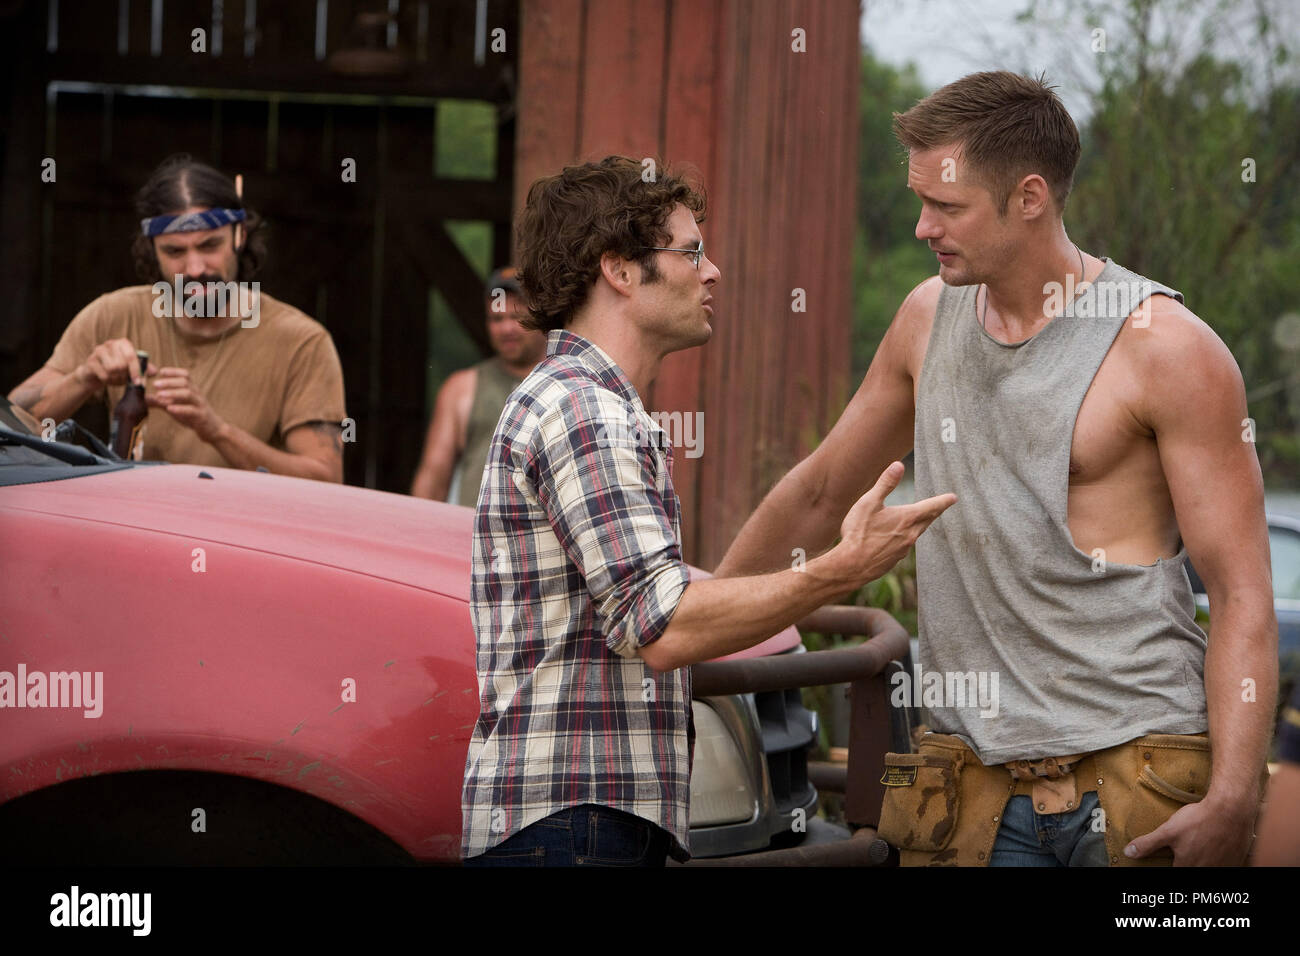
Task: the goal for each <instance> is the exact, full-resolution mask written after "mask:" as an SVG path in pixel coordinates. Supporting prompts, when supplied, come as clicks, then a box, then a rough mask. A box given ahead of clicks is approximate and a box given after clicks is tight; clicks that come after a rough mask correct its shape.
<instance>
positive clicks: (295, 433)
mask: <svg viewBox="0 0 1300 956" xmlns="http://www.w3.org/2000/svg"><path fill="white" fill-rule="evenodd" d="M342 431H343V429H342V427H341V426H340V425H339V424H338V423H336V422H307V423H306V424H303V425H299V426H297V427H296V428H292V429H290V430H289V431H288V432H287V433H286V434H285V436H284V447H285V450H284V451H279V450H277V449H275V448H272V447H271V446H270V445H268V444H266V443H265V442H263V441H260V440H258V439H257V438H255V437H253V436H252V435H250V434H249V433H248V432H246V431H244V430H243V429H242V428H240V427H239V426H237V425H231V424H230V423H229V422H225V423H223V424H222V426H221V429H220V431H219V432H218V433H217V435H216V437H215V438H213V439H212V441H211V445H212V447H213V448H215V449H217V451H219V452H221V454H222V457H224V458H225V459H226V461H228V462H230V466H231V467H232V468H246V469H249V470H252V469H255V468H257V467H258V466H259V465H261V466H264V467H265V468H266V469H267V470H268V471H270V472H272V473H274V474H277V475H292V476H294V477H297V478H314V479H316V480H318V481H333V482H339V483H341V482H342V481H343V438H342Z"/></svg>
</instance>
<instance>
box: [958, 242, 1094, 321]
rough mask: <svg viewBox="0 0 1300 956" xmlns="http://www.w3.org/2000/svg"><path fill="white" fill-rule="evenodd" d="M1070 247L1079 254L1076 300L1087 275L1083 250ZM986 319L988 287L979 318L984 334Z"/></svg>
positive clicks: (1075, 245) (987, 313)
mask: <svg viewBox="0 0 1300 956" xmlns="http://www.w3.org/2000/svg"><path fill="white" fill-rule="evenodd" d="M1071 245H1073V246H1074V251H1075V252H1077V253H1078V254H1079V287H1078V288H1077V289H1075V290H1074V296H1075V298H1076V299H1077V298H1078V297H1079V292H1080V291H1081V290H1082V289H1083V287H1084V286H1085V285H1087V283H1086V282H1085V281H1084V276H1085V275H1086V273H1087V269H1086V268H1084V265H1083V250H1082V249H1080V248H1079V244H1078V243H1077V242H1075V243H1071ZM975 294H976V295H979V292H978V291H977V292H976V293H975ZM988 318H989V292H988V286H984V314H983V315H981V316H980V328H981V329H983V330H984V331H985V332H987V331H988V330H989V329H988V325H987V324H986V323H987V322H988Z"/></svg>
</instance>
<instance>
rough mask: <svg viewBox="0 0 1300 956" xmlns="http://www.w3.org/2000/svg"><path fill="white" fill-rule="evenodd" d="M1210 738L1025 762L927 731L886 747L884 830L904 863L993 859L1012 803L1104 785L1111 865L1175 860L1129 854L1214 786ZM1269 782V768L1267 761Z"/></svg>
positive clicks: (1144, 742) (1146, 742)
mask: <svg viewBox="0 0 1300 956" xmlns="http://www.w3.org/2000/svg"><path fill="white" fill-rule="evenodd" d="M1210 769H1211V755H1210V740H1209V738H1208V737H1206V736H1203V735H1199V734H1148V735H1146V736H1144V737H1138V738H1137V739H1135V740H1130V741H1128V742H1127V743H1123V744H1119V745H1117V746H1114V747H1110V748H1108V749H1106V750H1098V751H1095V752H1093V753H1088V754H1070V755H1066V756H1061V757H1047V758H1043V759H1040V760H1015V761H1011V762H1009V763H1007V764H1000V765H996V766H991V767H986V766H985V765H984V764H982V763H980V761H979V759H978V758H977V757H976V756H975V752H974V751H973V750H971V748H970V747H968V746H967V745H966V744H965V743H963V742H962V741H961V740H959V739H958V738H957V737H954V736H951V735H949V734H936V733H928V734H925V735H924V736H923V737H922V738H921V739H920V743H919V744H918V746H917V752H916V753H910V754H898V753H889V754H886V755H885V773H884V777H883V778H882V779H881V783H883V784H884V785H885V799H884V804H883V805H882V807H881V811H880V827H879V829H878V835H879V836H880V838H881V839H883V840H885V841H886V842H888V843H890V844H892V845H893V846H896V847H897V848H898V850H899V856H900V862H901V863H902V865H903V866H987V865H988V862H989V857H990V856H991V855H992V853H993V844H994V841H995V840H996V839H997V833H998V827H999V825H1000V823H1001V819H1002V813H1003V811H1004V810H1005V808H1006V805H1007V801H1008V800H1010V799H1011V797H1013V796H1016V795H1018V794H1024V795H1027V796H1029V797H1031V798H1032V799H1033V801H1034V807H1035V809H1036V810H1037V811H1038V812H1039V813H1067V812H1069V811H1071V810H1072V809H1074V808H1076V807H1078V805H1079V801H1080V798H1081V797H1082V795H1083V794H1085V793H1088V792H1090V791H1093V790H1095V791H1096V792H1097V800H1098V808H1097V810H1095V811H1094V819H1093V825H1094V826H1096V827H1098V828H1101V829H1103V830H1104V832H1105V835H1106V850H1107V855H1108V857H1109V858H1110V865H1111V866H1168V865H1170V864H1171V863H1172V862H1173V852H1172V851H1171V850H1169V849H1168V848H1167V847H1165V848H1162V849H1160V850H1158V851H1156V852H1155V853H1153V854H1151V855H1149V856H1147V857H1144V858H1143V859H1140V860H1130V859H1129V858H1128V857H1126V856H1124V847H1125V846H1127V845H1128V843H1129V842H1130V841H1131V840H1133V839H1134V838H1135V837H1138V836H1142V835H1144V834H1147V833H1150V832H1151V831H1152V830H1154V829H1156V828H1157V827H1158V826H1160V825H1161V824H1162V823H1164V822H1165V821H1166V820H1168V819H1169V817H1171V816H1172V815H1173V814H1174V813H1175V812H1176V811H1177V810H1178V809H1179V808H1180V807H1183V806H1185V805H1187V804H1189V803H1195V802H1197V801H1199V800H1201V799H1202V798H1203V797H1204V796H1205V794H1206V791H1207V790H1208V789H1209V784H1210ZM1261 776H1262V779H1263V780H1264V781H1265V782H1267V780H1268V768H1267V767H1263V768H1261Z"/></svg>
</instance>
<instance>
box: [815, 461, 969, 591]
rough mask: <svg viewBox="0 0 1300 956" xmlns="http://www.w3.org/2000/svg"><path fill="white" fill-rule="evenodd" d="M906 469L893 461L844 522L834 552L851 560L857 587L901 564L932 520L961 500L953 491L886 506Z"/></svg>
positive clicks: (849, 561) (852, 574)
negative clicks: (909, 502) (901, 560)
mask: <svg viewBox="0 0 1300 956" xmlns="http://www.w3.org/2000/svg"><path fill="white" fill-rule="evenodd" d="M903 471H904V469H903V464H902V462H897V461H896V462H893V463H892V464H891V465H890V466H889V467H888V468H886V469H885V470H884V471H883V472H882V473H881V475H880V478H878V479H877V480H876V483H875V484H874V485H872V487H871V490H870V491H868V492H867V493H866V494H864V495H863V496H862V497H861V498H859V499H858V500H857V503H856V504H854V505H853V507H852V508H850V509H849V513H848V514H847V515H845V516H844V521H843V523H842V524H841V525H840V543H839V544H838V545H837V546H836V547H835V549H834V552H835V553H836V555H837V557H842V558H843V560H844V561H846V562H847V567H848V568H849V569H850V570H849V572H848V573H849V574H850V576H851V577H852V578H853V579H854V580H855V581H856V582H857V583H856V584H855V585H854V587H860V586H861V585H863V584H866V583H867V582H868V581H874V580H875V579H876V578H878V577H880V576H881V575H882V574H884V573H885V572H886V571H888V570H889V569H890V568H892V567H893V566H894V565H895V564H897V563H898V561H899V559H901V558H902V557H903V555H905V554H907V551H908V549H909V548H911V547H912V545H914V544H915V543H916V539H917V538H919V537H921V534H922V533H923V532H924V531H925V529H926V528H928V527H930V524H931V522H933V521H934V519H935V518H937V517H939V515H941V514H943V512H944V511H946V510H947V509H948V508H950V507H952V505H954V504H956V503H957V496H956V495H954V494H951V493H949V494H943V495H935V496H934V497H933V498H926V499H925V500H924V501H917V502H915V503H913V504H910V505H893V506H890V507H886V506H885V498H886V497H888V495H889V493H890V492H892V491H893V490H894V489H895V488H897V487H898V482H899V480H900V479H901V478H902V477H903ZM841 552H842V554H841Z"/></svg>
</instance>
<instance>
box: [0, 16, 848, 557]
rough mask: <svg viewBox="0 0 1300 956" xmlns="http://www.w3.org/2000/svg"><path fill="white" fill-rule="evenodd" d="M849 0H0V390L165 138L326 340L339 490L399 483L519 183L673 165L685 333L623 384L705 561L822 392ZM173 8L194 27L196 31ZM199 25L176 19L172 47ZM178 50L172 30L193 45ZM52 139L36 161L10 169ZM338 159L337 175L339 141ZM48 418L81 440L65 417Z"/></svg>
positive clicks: (832, 405)
mask: <svg viewBox="0 0 1300 956" xmlns="http://www.w3.org/2000/svg"><path fill="white" fill-rule="evenodd" d="M859 14H860V10H859V4H858V2H857V0H368V2H367V0H275V2H270V0H262V2H260V3H259V2H258V0H5V2H0V51H2V52H3V62H2V63H0V75H3V77H4V85H3V88H4V90H5V91H6V92H4V93H2V94H0V143H2V144H3V149H2V152H0V156H2V162H3V170H2V175H3V179H2V181H0V197H2V198H0V226H2V228H3V235H4V237H5V255H4V256H3V258H0V289H2V290H3V293H4V297H5V302H6V306H7V308H5V309H4V310H3V312H2V313H0V387H2V388H3V389H4V390H5V391H6V392H8V391H9V390H11V389H12V388H13V387H14V386H15V385H17V384H18V383H19V382H20V381H22V380H23V379H24V378H26V376H27V375H29V374H30V373H31V372H32V371H34V370H35V369H37V368H39V367H40V366H41V365H42V364H43V363H44V361H45V360H46V359H47V358H48V357H49V355H50V352H51V350H52V349H53V347H54V344H55V343H56V342H57V341H58V339H59V336H60V335H61V334H62V332H63V330H64V328H65V327H66V326H67V324H68V322H69V321H70V320H71V319H72V317H73V316H74V315H76V313H77V312H78V311H79V310H80V309H81V308H82V307H84V306H85V305H86V304H87V303H88V302H90V301H91V300H92V299H94V298H95V297H96V296H98V295H100V294H102V293H103V292H106V291H110V290H112V289H115V288H119V287H121V286H124V285H132V284H136V283H138V282H139V281H140V280H139V279H138V278H137V277H136V275H135V273H134V270H133V265H132V261H131V256H130V253H129V247H130V243H131V239H132V237H133V235H134V232H135V231H136V230H137V229H138V225H137V223H136V221H135V217H134V214H133V210H132V197H133V195H134V193H135V192H136V190H137V189H138V188H139V187H140V185H141V184H142V183H143V182H144V180H145V179H146V178H147V176H148V175H149V173H150V172H151V171H152V170H153V168H154V167H155V166H156V165H157V164H158V163H159V162H160V161H161V160H162V159H163V158H165V157H166V156H167V155H169V154H171V153H175V152H188V153H190V154H192V155H193V156H195V157H196V158H199V159H202V160H204V161H206V162H210V163H212V164H213V165H215V166H217V167H218V168H221V169H222V170H224V171H225V172H227V173H230V174H234V173H242V174H243V177H244V183H245V196H246V198H247V201H248V202H249V204H250V205H252V206H253V207H254V208H256V209H257V210H258V211H259V212H260V213H261V214H262V215H263V216H265V217H266V218H267V220H268V222H269V225H270V229H269V230H268V231H269V234H270V246H271V256H270V261H269V263H268V265H267V267H266V269H265V271H264V272H263V274H262V275H261V276H260V279H261V282H262V285H263V287H264V288H265V289H266V290H267V291H268V292H270V293H271V294H272V295H274V296H275V297H277V298H280V299H283V300H285V301H287V302H289V303H291V304H293V305H295V306H297V307H299V308H301V309H302V310H303V311H305V312H306V313H307V314H309V315H311V316H313V317H315V318H316V319H318V320H319V321H320V322H322V323H323V324H324V325H325V326H326V327H327V328H328V329H329V331H330V333H331V334H332V335H333V337H334V341H335V344H336V346H337V348H338V351H339V354H340V357H341V359H342V362H343V371H344V379H345V384H346V390H347V406H348V414H349V416H351V417H352V418H353V419H354V420H355V422H356V441H355V443H353V444H350V445H349V446H348V449H347V453H346V456H345V460H346V479H345V480H346V481H347V482H349V483H351V484H357V485H364V486H367V487H372V488H378V489H383V490H387V491H394V492H405V491H406V490H407V489H408V488H409V486H410V481H411V477H412V475H413V473H414V471H415V468H416V464H417V459H418V456H419V453H420V449H421V444H422V441H423V436H424V429H425V426H426V424H427V420H428V419H427V416H428V414H429V410H430V408H431V404H432V397H433V392H434V391H435V390H436V388H437V386H438V384H439V383H440V381H441V379H442V378H443V377H445V375H446V374H447V373H448V372H450V371H451V370H452V369H454V368H456V367H459V366H462V365H464V364H468V363H469V362H471V361H474V360H476V359H477V357H478V355H479V354H481V353H482V352H483V351H484V350H485V349H486V335H485V332H484V329H483V304H482V286H483V280H484V277H485V276H486V274H487V271H488V270H490V269H491V268H492V267H494V266H496V265H500V264H503V263H505V262H507V261H508V260H509V258H510V246H511V221H512V215H513V212H514V210H516V209H518V208H519V205H520V204H521V203H522V200H523V197H524V195H525V193H526V191H527V188H528V185H529V184H530V183H531V182H532V181H533V180H534V179H535V178H536V177H538V176H541V175H546V174H549V173H552V172H555V171H556V170H558V169H559V168H560V167H561V166H562V165H564V164H566V163H571V162H574V161H586V160H592V159H599V158H601V157H603V156H605V155H608V154H610V153H622V154H625V155H629V156H633V157H637V158H640V157H661V158H663V159H666V160H668V161H669V162H670V163H672V165H673V166H674V167H679V166H682V167H693V168H694V169H695V170H697V171H698V174H699V176H700V178H701V179H702V181H703V182H704V184H705V187H706V189H707V192H708V196H709V213H708V218H707V221H706V223H705V224H704V226H703V230H704V236H705V242H706V245H707V248H708V251H709V257H710V258H711V259H712V260H713V261H714V262H715V263H716V264H717V265H718V267H719V268H720V269H721V272H722V280H721V282H720V283H719V285H718V287H717V289H716V291H715V295H716V298H717V306H716V317H715V320H714V336H713V340H712V342H710V343H709V345H707V346H705V347H704V348H702V349H695V350H691V351H689V352H686V353H678V354H676V355H673V356H671V357H670V358H669V359H668V361H667V362H666V363H665V368H664V372H663V374H662V376H661V378H660V380H659V382H658V383H657V384H656V386H655V390H654V394H653V395H652V396H646V405H647V407H648V408H650V409H653V410H660V411H665V412H673V411H680V412H683V413H695V412H701V413H703V419H702V420H703V424H704V432H703V436H702V437H703V444H702V446H701V449H702V454H701V455H700V456H699V457H698V458H691V457H687V456H685V455H679V456H678V458H677V466H676V472H675V474H676V482H677V488H678V492H679V494H680V496H681V498H682V504H683V533H684V538H685V543H686V553H687V557H688V559H689V560H691V561H692V562H694V563H696V564H699V565H701V566H703V567H712V566H713V565H714V564H715V563H716V562H717V560H718V559H719V558H720V557H721V556H722V554H723V552H724V551H725V549H726V546H727V544H728V543H729V542H730V540H731V538H732V536H733V535H734V534H735V532H736V531H737V530H738V529H739V527H740V524H741V523H742V522H743V520H744V518H745V517H746V515H748V513H749V512H750V511H751V510H752V509H753V508H754V507H755V506H756V505H757V503H758V502H759V500H760V499H761V497H762V495H763V494H764V493H765V492H766V491H767V489H768V488H770V487H771V485H772V484H773V483H774V482H775V480H776V479H777V478H779V477H780V475H781V474H783V473H784V472H785V470H786V469H788V468H789V467H790V466H791V465H792V464H794V462H796V461H797V460H798V458H799V457H800V456H801V455H803V454H805V453H806V452H807V451H808V450H809V449H810V448H811V447H812V446H813V445H814V444H815V443H816V442H817V441H818V439H819V438H820V437H821V436H822V435H823V434H824V433H825V431H826V430H827V429H828V428H829V426H830V425H831V424H832V423H833V421H834V418H835V416H836V415H837V413H838V411H839V410H840V409H841V408H842V406H843V403H844V402H845V400H846V399H847V397H848V394H849V391H850V388H851V383H850V382H849V381H848V378H849V356H850V350H849V335H850V328H851V316H850V312H849V310H850V308H851V298H850V283H851V269H852V244H853V228H854V227H853V214H854V208H855V196H854V183H855V178H856V136H857V100H856V98H857V94H858V83H857V77H858V63H859V41H858V19H859ZM196 31H201V33H196ZM200 38H201V42H199V40H200ZM198 47H202V50H201V51H200V50H198V49H197V48H198ZM47 159H53V160H54V161H55V164H54V168H55V169H56V170H57V175H56V177H55V179H54V181H53V182H46V181H44V180H43V178H42V170H43V169H44V168H46V166H47V165H48V164H45V161H46V160H47ZM347 159H350V160H353V161H354V163H355V169H356V176H355V181H354V182H353V181H344V178H345V177H343V176H342V175H341V172H340V170H341V166H342V164H343V162H344V160H347ZM78 418H79V419H80V420H81V421H83V423H85V424H87V425H89V426H90V427H92V428H94V429H96V430H97V431H98V432H100V433H101V434H105V433H106V432H107V423H106V421H105V420H104V416H103V415H102V414H97V410H94V409H85V410H83V412H82V413H81V414H79V415H78Z"/></svg>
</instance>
